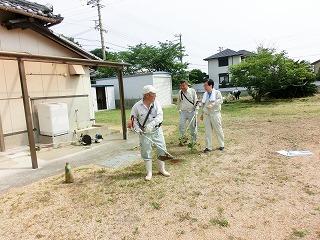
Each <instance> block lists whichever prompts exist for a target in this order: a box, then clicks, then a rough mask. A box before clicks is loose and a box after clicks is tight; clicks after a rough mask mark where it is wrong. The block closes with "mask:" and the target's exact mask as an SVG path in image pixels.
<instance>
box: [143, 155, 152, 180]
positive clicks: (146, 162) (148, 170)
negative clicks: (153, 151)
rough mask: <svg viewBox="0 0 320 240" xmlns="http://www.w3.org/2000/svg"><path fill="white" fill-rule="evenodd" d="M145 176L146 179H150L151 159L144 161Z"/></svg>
mask: <svg viewBox="0 0 320 240" xmlns="http://www.w3.org/2000/svg"><path fill="white" fill-rule="evenodd" d="M145 164H146V170H147V176H146V177H145V178H144V179H145V180H146V181H150V180H151V178H152V160H148V161H145Z"/></svg>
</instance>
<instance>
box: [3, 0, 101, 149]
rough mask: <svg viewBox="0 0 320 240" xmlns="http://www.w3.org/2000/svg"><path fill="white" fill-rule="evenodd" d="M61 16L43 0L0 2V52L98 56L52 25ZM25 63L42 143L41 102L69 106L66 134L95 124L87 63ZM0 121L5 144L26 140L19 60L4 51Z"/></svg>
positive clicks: (19, 142)
mask: <svg viewBox="0 0 320 240" xmlns="http://www.w3.org/2000/svg"><path fill="white" fill-rule="evenodd" d="M62 19H63V18H62V17H61V16H59V15H54V14H53V12H52V9H49V8H47V7H45V6H43V5H40V4H36V3H30V2H27V1H23V0H15V1H5V0H3V1H0V22H1V25H0V51H2V52H14V53H27V54H30V55H46V56H55V57H69V58H70V57H72V58H78V59H79V58H80V59H93V60H97V59H98V58H97V57H95V56H94V55H92V54H91V53H88V52H86V51H85V50H83V49H81V48H80V47H79V46H77V45H75V44H73V43H72V42H70V41H68V40H67V39H64V38H62V37H60V36H58V35H56V34H54V33H53V32H51V31H50V30H49V29H48V27H49V26H52V25H54V24H58V23H60V22H61V21H62ZM24 65H25V71H26V78H27V79H26V80H27V83H28V93H29V97H30V103H31V107H32V117H33V126H34V134H35V136H36V141H37V142H41V141H44V139H42V138H41V135H40V127H41V126H39V121H38V112H37V106H38V105H39V104H42V103H53V102H58V103H65V104H66V105H67V114H68V120H69V134H67V136H66V137H67V138H68V137H70V135H72V132H73V130H78V129H83V128H88V127H91V126H92V123H93V119H94V110H93V107H92V106H93V104H92V98H91V84H90V75H89V67H88V66H84V65H70V64H65V63H64V62H63V61H61V62H56V61H53V62H52V63H50V62H46V63H44V62H42V63H40V62H32V61H25V64H24ZM0 121H1V122H0V123H1V124H0V125H1V126H2V135H4V144H5V146H6V148H13V147H16V146H21V145H27V143H28V138H27V130H26V120H25V115H24V106H23V99H22V91H21V85H20V74H19V68H18V62H17V61H16V60H7V59H5V58H1V55H0Z"/></svg>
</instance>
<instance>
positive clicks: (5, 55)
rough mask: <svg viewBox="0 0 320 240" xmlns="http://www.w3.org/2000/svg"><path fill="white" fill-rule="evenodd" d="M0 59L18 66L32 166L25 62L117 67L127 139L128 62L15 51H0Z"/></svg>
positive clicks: (1, 140) (1, 139)
mask: <svg viewBox="0 0 320 240" xmlns="http://www.w3.org/2000/svg"><path fill="white" fill-rule="evenodd" d="M0 59H2V60H16V61H17V62H18V67H19V75H20V84H21V91H22V98H23V105H24V113H25V118H26V126H27V132H28V141H29V148H30V155H31V162H32V168H33V169H36V168H38V160H37V153H36V146H35V138H34V133H33V123H32V113H31V106H30V96H29V92H28V84H27V78H26V72H25V65H24V63H25V62H46V63H59V64H79V65H83V66H95V67H98V66H101V67H111V68H115V69H117V73H118V81H119V92H120V109H121V120H122V134H123V139H127V127H126V113H125V107H124V86H123V69H124V68H125V67H127V66H129V65H130V64H127V63H117V62H109V61H100V60H90V59H81V58H68V57H54V56H45V55H31V54H27V53H16V52H2V51H0ZM1 123H2V122H1V115H0V151H5V142H4V134H3V129H2V124H1Z"/></svg>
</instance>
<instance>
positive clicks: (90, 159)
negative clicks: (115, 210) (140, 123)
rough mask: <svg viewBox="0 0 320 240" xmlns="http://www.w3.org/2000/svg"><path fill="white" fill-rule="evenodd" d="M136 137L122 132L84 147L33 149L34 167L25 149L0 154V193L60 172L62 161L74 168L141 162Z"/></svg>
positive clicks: (115, 165) (125, 164)
mask: <svg viewBox="0 0 320 240" xmlns="http://www.w3.org/2000/svg"><path fill="white" fill-rule="evenodd" d="M137 146H138V137H137V136H136V135H132V134H130V135H129V136H128V140H122V135H120V134H112V135H109V136H107V137H106V138H105V139H104V141H103V142H102V143H97V144H92V145H91V146H90V147H86V146H65V147H62V148H57V149H53V148H48V149H42V150H41V151H39V152H37V156H38V164H39V168H38V169H32V168H31V159H30V156H29V151H28V148H22V149H19V151H17V149H16V150H15V151H14V152H6V153H1V154H0V194H1V193H4V192H5V191H7V190H8V189H10V188H12V187H17V186H23V185H27V184H30V183H32V182H35V181H38V180H40V179H42V178H46V177H49V176H53V175H56V174H61V173H63V172H64V166H65V163H66V162H69V163H70V164H71V166H72V168H74V167H79V166H83V165H88V164H96V165H101V166H103V167H108V168H119V167H124V166H128V165H131V164H133V163H136V162H138V161H141V158H140V153H139V150H138V148H137Z"/></svg>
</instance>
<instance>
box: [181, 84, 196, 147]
mask: <svg viewBox="0 0 320 240" xmlns="http://www.w3.org/2000/svg"><path fill="white" fill-rule="evenodd" d="M197 103H198V97H197V93H196V90H194V89H193V88H190V87H189V85H188V82H187V81H186V80H183V81H181V82H180V91H179V93H178V100H177V107H178V110H179V118H180V121H179V133H180V136H179V146H183V145H184V144H185V143H186V142H187V138H186V136H185V134H186V131H187V130H188V128H189V127H190V134H191V143H192V144H194V143H196V141H197V118H196V114H197V111H198V109H197ZM187 122H188V125H187V128H186V123H187Z"/></svg>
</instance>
